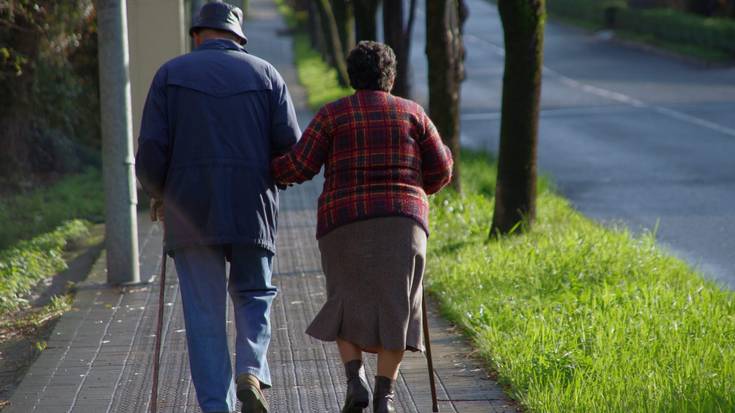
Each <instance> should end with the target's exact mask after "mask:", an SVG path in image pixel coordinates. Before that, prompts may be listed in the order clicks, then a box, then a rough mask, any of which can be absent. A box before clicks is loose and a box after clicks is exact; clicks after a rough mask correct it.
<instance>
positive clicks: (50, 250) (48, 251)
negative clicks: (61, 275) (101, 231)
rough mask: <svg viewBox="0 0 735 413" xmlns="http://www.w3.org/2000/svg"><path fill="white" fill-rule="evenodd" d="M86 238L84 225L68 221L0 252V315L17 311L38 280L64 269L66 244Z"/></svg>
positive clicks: (86, 232)
mask: <svg viewBox="0 0 735 413" xmlns="http://www.w3.org/2000/svg"><path fill="white" fill-rule="evenodd" d="M87 235H89V225H88V223H87V222H85V221H81V220H72V221H69V222H67V223H65V224H63V225H62V226H60V227H59V228H57V229H56V230H54V231H51V232H49V233H46V234H43V235H39V236H37V237H35V238H33V239H31V240H26V241H21V242H19V243H18V244H16V245H15V246H13V247H11V248H8V249H5V250H2V251H0V281H1V282H0V315H3V314H5V313H7V312H9V311H14V310H18V309H20V308H21V307H23V306H24V304H26V300H25V299H24V298H23V297H24V296H25V295H27V294H28V293H29V292H30V291H31V289H32V288H33V287H34V286H35V285H36V284H37V283H38V282H39V281H41V280H42V279H44V278H46V277H50V276H52V275H54V274H57V273H58V272H60V271H63V270H65V269H66V268H67V261H66V259H65V257H64V250H65V248H66V247H67V244H69V243H70V242H72V241H74V240H77V239H80V238H82V237H84V236H87Z"/></svg>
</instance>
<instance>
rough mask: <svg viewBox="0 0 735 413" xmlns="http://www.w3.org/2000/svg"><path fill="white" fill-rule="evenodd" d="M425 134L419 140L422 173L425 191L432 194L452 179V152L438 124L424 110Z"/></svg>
mask: <svg viewBox="0 0 735 413" xmlns="http://www.w3.org/2000/svg"><path fill="white" fill-rule="evenodd" d="M421 117H422V119H423V121H422V124H423V132H424V136H423V138H422V139H421V140H420V141H419V146H420V148H421V175H422V178H423V181H424V191H426V193H427V194H429V195H431V194H434V193H436V192H439V190H440V189H442V188H443V187H444V186H446V185H447V184H448V183H449V182H450V181H451V180H452V166H453V165H454V160H453V159H452V152H451V151H450V150H449V148H448V147H447V146H446V145H444V143H443V142H442V139H441V136H439V132H438V131H437V130H436V126H434V123H432V122H431V119H429V116H427V115H426V113H424V112H423V111H422V113H421Z"/></svg>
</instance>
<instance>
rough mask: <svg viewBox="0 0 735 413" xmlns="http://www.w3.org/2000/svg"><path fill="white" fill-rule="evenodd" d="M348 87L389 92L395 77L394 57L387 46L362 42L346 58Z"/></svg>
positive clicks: (391, 50) (372, 42) (367, 41)
mask: <svg viewBox="0 0 735 413" xmlns="http://www.w3.org/2000/svg"><path fill="white" fill-rule="evenodd" d="M347 73H348V74H349V75H350V86H352V87H353V88H354V89H355V90H359V89H368V90H382V91H384V92H390V89H391V87H392V86H393V81H394V80H395V77H396V55H395V53H393V49H391V48H390V46H388V45H387V44H384V43H378V42H374V41H371V40H363V41H361V42H360V43H358V44H357V46H355V48H354V49H352V51H350V55H349V56H347Z"/></svg>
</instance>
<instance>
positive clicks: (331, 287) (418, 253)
mask: <svg viewBox="0 0 735 413" xmlns="http://www.w3.org/2000/svg"><path fill="white" fill-rule="evenodd" d="M319 250H320V251H321V256H322V268H323V270H324V275H325V276H326V280H327V302H326V303H325V304H324V306H323V307H322V309H321V311H319V313H318V314H317V316H316V317H315V318H314V320H313V321H312V323H311V325H309V327H308V328H307V330H306V333H307V334H309V335H310V336H312V337H314V338H316V339H319V340H323V341H335V340H336V339H337V338H341V339H344V340H346V341H349V342H351V343H353V344H355V345H357V346H359V347H360V348H362V349H365V350H367V349H370V348H378V347H382V348H384V349H386V350H410V351H423V349H424V345H423V335H422V329H421V322H422V320H421V317H422V313H421V302H422V299H423V296H422V281H423V275H424V263H425V261H426V233H425V232H424V230H423V229H422V228H421V226H420V225H419V224H418V223H417V222H416V221H415V220H413V219H411V218H403V217H389V218H373V219H368V220H365V221H357V222H355V223H351V224H347V225H344V226H341V227H339V228H336V229H334V230H332V231H331V232H329V233H328V234H327V235H325V236H324V237H322V238H321V239H320V240H319Z"/></svg>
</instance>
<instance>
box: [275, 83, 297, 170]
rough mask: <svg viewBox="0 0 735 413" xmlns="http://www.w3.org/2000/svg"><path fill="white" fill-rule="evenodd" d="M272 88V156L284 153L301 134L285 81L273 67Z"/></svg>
mask: <svg viewBox="0 0 735 413" xmlns="http://www.w3.org/2000/svg"><path fill="white" fill-rule="evenodd" d="M271 77H272V81H273V89H272V98H271V133H270V140H271V152H272V155H273V156H277V155H281V154H283V153H286V152H287V151H288V150H289V149H291V147H292V146H293V145H295V144H296V142H297V141H298V140H299V137H300V136H301V129H300V128H299V122H298V118H297V117H296V110H295V109H294V105H293V102H292V101H291V95H290V94H289V93H288V87H287V86H286V82H284V81H283V78H282V77H281V75H280V74H279V73H278V72H277V71H276V70H275V69H273V75H272V76H271Z"/></svg>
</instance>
